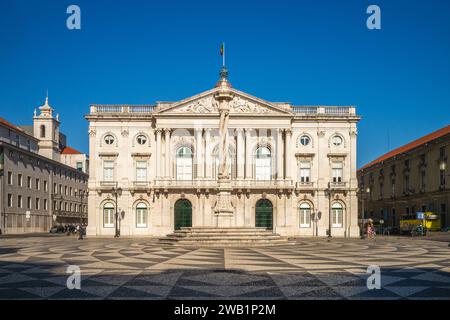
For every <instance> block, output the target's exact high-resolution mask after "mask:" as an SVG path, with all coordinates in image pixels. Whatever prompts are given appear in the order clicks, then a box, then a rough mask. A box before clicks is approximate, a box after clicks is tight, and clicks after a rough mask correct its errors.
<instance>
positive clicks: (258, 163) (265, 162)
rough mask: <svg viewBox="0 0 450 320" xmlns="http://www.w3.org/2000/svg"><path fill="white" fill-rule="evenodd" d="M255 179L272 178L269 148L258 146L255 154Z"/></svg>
mask: <svg viewBox="0 0 450 320" xmlns="http://www.w3.org/2000/svg"><path fill="white" fill-rule="evenodd" d="M255 179H256V180H271V179H272V156H271V153H270V150H269V148H267V147H260V148H258V149H257V150H256V154H255Z"/></svg>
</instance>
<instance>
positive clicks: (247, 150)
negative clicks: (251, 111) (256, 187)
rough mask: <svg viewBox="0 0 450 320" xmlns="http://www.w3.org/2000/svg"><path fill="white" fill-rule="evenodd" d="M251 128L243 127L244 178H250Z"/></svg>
mask: <svg viewBox="0 0 450 320" xmlns="http://www.w3.org/2000/svg"><path fill="white" fill-rule="evenodd" d="M251 134H252V129H245V179H247V180H251V179H252V175H253V174H252V154H251V153H252V149H251V147H252V137H251Z"/></svg>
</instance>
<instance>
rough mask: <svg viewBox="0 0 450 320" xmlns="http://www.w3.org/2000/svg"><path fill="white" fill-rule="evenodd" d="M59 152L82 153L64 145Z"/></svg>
mask: <svg viewBox="0 0 450 320" xmlns="http://www.w3.org/2000/svg"><path fill="white" fill-rule="evenodd" d="M61 154H82V153H81V152H80V151H78V150H75V149H74V148H71V147H65V148H64V149H62V151H61Z"/></svg>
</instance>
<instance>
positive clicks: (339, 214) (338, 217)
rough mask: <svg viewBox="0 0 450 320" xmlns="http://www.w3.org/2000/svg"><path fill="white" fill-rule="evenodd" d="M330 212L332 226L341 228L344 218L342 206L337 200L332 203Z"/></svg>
mask: <svg viewBox="0 0 450 320" xmlns="http://www.w3.org/2000/svg"><path fill="white" fill-rule="evenodd" d="M331 213H332V227H333V228H342V224H343V218H344V208H343V207H342V204H340V203H339V202H335V203H333V205H332V206H331Z"/></svg>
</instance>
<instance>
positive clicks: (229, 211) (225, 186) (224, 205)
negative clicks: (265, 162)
mask: <svg viewBox="0 0 450 320" xmlns="http://www.w3.org/2000/svg"><path fill="white" fill-rule="evenodd" d="M227 77H228V70H227V69H226V68H225V67H223V68H222V70H221V71H220V80H219V82H218V83H217V87H219V88H220V90H219V91H218V92H217V93H216V94H215V96H214V98H215V99H216V100H217V101H218V103H219V115H220V121H219V138H220V142H219V177H218V194H217V203H216V207H215V208H214V214H215V218H216V226H217V227H219V228H226V227H231V226H232V224H233V221H234V219H233V214H234V208H233V206H232V204H231V191H232V188H231V180H230V176H229V174H228V166H229V165H230V164H229V160H228V149H229V148H228V143H229V141H228V121H229V119H230V106H229V102H230V101H231V100H232V99H233V95H232V93H231V91H230V90H229V89H230V84H229V83H228V80H227Z"/></svg>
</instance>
